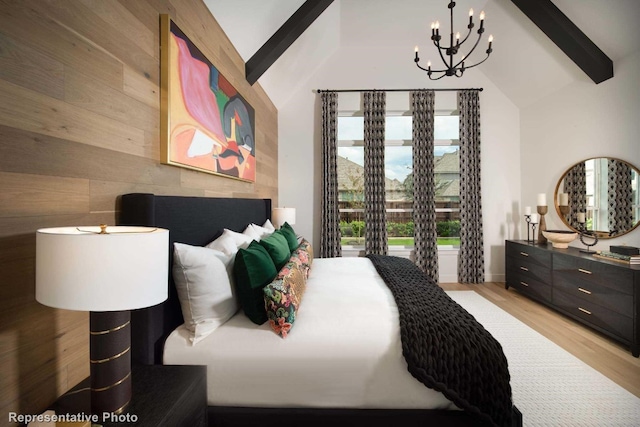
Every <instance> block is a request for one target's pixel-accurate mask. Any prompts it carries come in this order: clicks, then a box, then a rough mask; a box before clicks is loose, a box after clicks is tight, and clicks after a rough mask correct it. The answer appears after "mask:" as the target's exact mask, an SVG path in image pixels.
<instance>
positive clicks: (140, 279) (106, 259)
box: [36, 225, 169, 414]
mask: <svg viewBox="0 0 640 427" xmlns="http://www.w3.org/2000/svg"><path fill="white" fill-rule="evenodd" d="M168 244H169V231H168V230H164V229H161V228H149V227H107V226H106V225H101V226H100V227H61V228H44V229H40V230H38V231H37V233H36V300H37V301H38V302H40V303H41V304H44V305H47V306H50V307H54V308H62V309H67V310H82V311H90V312H91V315H90V328H91V332H90V334H91V335H90V359H91V360H90V362H91V381H90V384H91V410H92V413H94V414H102V413H103V412H110V413H115V414H119V413H122V412H123V411H124V410H125V409H126V407H127V405H128V404H129V401H130V400H131V383H132V379H131V351H130V348H131V334H130V332H131V329H130V318H131V315H130V312H129V310H133V309H138V308H144V307H150V306H153V305H156V304H159V303H161V302H163V301H165V300H166V299H167V295H168V294H167V283H166V282H167V272H168V257H167V252H168Z"/></svg>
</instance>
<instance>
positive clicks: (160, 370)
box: [51, 365, 207, 427]
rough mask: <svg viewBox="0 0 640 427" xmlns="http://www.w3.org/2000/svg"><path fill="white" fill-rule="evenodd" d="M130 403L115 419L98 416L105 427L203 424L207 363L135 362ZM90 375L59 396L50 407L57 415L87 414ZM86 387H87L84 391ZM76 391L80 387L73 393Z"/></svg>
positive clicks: (205, 416)
mask: <svg viewBox="0 0 640 427" xmlns="http://www.w3.org/2000/svg"><path fill="white" fill-rule="evenodd" d="M131 376H132V381H133V389H132V398H131V403H130V404H129V406H128V408H127V409H126V410H125V412H124V413H123V414H122V415H120V416H119V418H118V419H115V418H103V414H96V415H98V417H99V420H98V423H97V424H100V425H103V426H104V427H110V426H113V427H124V426H136V427H143V426H144V427H147V426H148V427H160V426H167V427H177V426H185V427H187V426H188V427H205V426H206V425H207V368H206V366H177V365H134V366H133V367H132V369H131ZM88 387H89V378H87V379H85V380H84V381H82V382H81V383H80V384H78V385H77V386H75V387H74V388H73V389H71V390H70V391H69V392H68V393H67V394H65V395H64V396H61V397H60V398H59V399H58V400H57V401H56V402H55V403H54V404H53V405H52V407H51V409H53V410H55V411H56V414H65V413H68V414H78V413H84V414H90V413H91V411H90V408H91V396H90V393H89V390H88ZM85 389H86V390H85ZM76 390H82V391H79V392H77V393H74V391H76Z"/></svg>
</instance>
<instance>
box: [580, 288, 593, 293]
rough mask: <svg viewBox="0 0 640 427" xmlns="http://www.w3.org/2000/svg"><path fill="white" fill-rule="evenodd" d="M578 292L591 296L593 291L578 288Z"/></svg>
mask: <svg viewBox="0 0 640 427" xmlns="http://www.w3.org/2000/svg"><path fill="white" fill-rule="evenodd" d="M578 290H579V291H580V292H584V293H585V294H587V295H591V291H588V290H586V289H582V288H578Z"/></svg>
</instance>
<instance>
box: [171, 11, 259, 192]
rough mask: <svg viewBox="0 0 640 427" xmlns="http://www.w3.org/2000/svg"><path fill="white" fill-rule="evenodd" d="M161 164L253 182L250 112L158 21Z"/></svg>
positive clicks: (180, 36) (176, 32) (183, 39)
mask: <svg viewBox="0 0 640 427" xmlns="http://www.w3.org/2000/svg"><path fill="white" fill-rule="evenodd" d="M160 26H161V29H160V46H161V59H160V60H161V70H160V84H161V95H160V96H161V105H160V109H161V118H160V138H161V143H160V160H161V162H162V163H164V164H169V165H175V166H181V167H184V168H189V169H195V170H198V171H202V172H208V173H212V174H218V175H221V176H226V177H230V178H236V179H241V180H244V181H250V182H255V179H256V158H255V156H256V147H255V111H254V109H253V108H252V107H251V105H249V103H248V102H247V101H246V100H245V99H244V98H243V97H242V95H240V94H239V93H238V91H237V90H236V89H235V88H234V87H233V86H232V85H231V83H229V81H228V80H227V79H226V78H225V77H224V76H223V75H222V74H220V72H219V71H218V69H217V68H216V67H215V66H214V65H213V64H212V63H211V62H210V61H209V60H208V59H207V58H206V57H205V56H204V54H203V53H202V52H201V51H200V50H199V49H198V48H197V47H196V46H195V45H194V44H193V42H191V40H189V38H188V37H187V36H186V35H185V34H184V33H183V32H182V31H181V30H180V28H178V26H177V25H176V23H175V22H173V20H172V19H171V18H170V17H169V15H164V14H163V15H160Z"/></svg>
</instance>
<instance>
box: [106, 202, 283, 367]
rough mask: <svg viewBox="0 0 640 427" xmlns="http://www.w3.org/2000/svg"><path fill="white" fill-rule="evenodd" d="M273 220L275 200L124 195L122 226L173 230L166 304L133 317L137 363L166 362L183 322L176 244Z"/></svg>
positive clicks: (196, 242)
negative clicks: (171, 338) (167, 344)
mask: <svg viewBox="0 0 640 427" xmlns="http://www.w3.org/2000/svg"><path fill="white" fill-rule="evenodd" d="M270 218H271V199H226V198H210V197H183V196H156V195H154V194H142V193H135V194H125V195H123V196H122V198H121V200H120V215H119V218H118V224H119V225H141V226H151V227H160V228H166V229H168V230H169V257H170V258H169V261H170V262H169V275H168V280H167V286H169V298H168V299H167V301H165V302H164V303H162V304H159V305H156V306H153V307H150V308H146V309H141V310H135V311H133V312H132V313H131V350H132V359H133V361H134V362H135V363H142V364H160V363H162V348H163V345H164V341H165V339H166V338H167V336H168V335H169V334H170V333H171V331H173V330H174V329H175V328H176V327H178V326H179V325H181V324H182V323H183V318H182V311H181V309H180V302H179V300H178V295H177V292H176V288H175V285H174V283H173V277H172V275H171V265H172V262H171V261H172V259H173V243H174V242H180V243H186V244H188V245H194V246H205V245H206V244H207V243H209V242H211V241H212V240H214V239H215V238H216V237H218V236H219V235H220V234H221V233H222V230H223V229H224V228H228V229H230V230H233V231H238V232H242V231H243V230H244V229H245V227H246V226H247V225H248V224H251V223H255V224H259V225H261V224H263V223H264V222H265V221H266V220H267V219H270Z"/></svg>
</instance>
